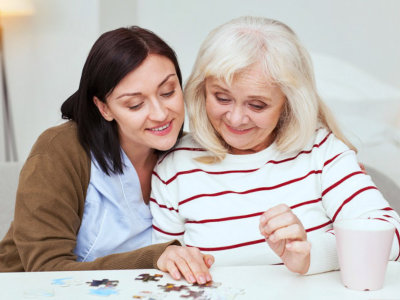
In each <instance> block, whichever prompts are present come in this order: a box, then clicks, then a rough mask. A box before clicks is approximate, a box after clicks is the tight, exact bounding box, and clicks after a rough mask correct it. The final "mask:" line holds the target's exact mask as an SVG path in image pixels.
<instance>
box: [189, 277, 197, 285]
mask: <svg viewBox="0 0 400 300" xmlns="http://www.w3.org/2000/svg"><path fill="white" fill-rule="evenodd" d="M189 280H190V282H191V283H195V282H196V279H195V278H194V276H193V275H189Z"/></svg>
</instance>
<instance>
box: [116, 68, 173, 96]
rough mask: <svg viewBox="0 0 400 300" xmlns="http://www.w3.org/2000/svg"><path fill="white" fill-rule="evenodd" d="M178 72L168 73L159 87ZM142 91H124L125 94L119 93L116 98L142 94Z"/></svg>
mask: <svg viewBox="0 0 400 300" xmlns="http://www.w3.org/2000/svg"><path fill="white" fill-rule="evenodd" d="M175 75H176V74H175V73H171V74H169V75H167V76H166V77H165V78H164V80H163V81H161V82H160V83H159V84H158V86H157V88H159V87H161V86H162V85H163V84H164V83H166V82H167V81H168V79H169V78H170V77H172V76H175ZM141 94H142V93H141V92H136V93H123V94H121V95H119V96H118V97H117V98H115V99H120V98H122V97H125V96H131V97H132V96H140V95H141Z"/></svg>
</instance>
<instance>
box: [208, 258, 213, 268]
mask: <svg viewBox="0 0 400 300" xmlns="http://www.w3.org/2000/svg"><path fill="white" fill-rule="evenodd" d="M207 264H208V265H209V266H211V265H212V264H213V261H212V259H211V258H209V259H207Z"/></svg>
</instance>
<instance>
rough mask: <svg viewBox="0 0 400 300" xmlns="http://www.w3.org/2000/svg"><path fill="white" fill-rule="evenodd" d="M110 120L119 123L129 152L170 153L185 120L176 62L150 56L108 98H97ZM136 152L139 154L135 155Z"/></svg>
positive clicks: (123, 147) (119, 129)
mask: <svg viewBox="0 0 400 300" xmlns="http://www.w3.org/2000/svg"><path fill="white" fill-rule="evenodd" d="M94 102H95V104H96V105H97V107H98V108H99V111H100V113H101V114H102V116H103V117H104V118H105V119H106V120H107V121H112V120H115V121H116V122H117V124H118V133H119V137H120V142H121V147H122V149H124V150H125V151H126V152H127V151H129V150H128V149H132V151H136V152H139V151H142V150H144V151H147V150H150V149H157V150H162V151H165V150H168V149H170V148H171V147H172V146H174V144H175V143H176V140H177V137H178V134H179V131H180V129H181V127H182V124H183V120H184V105H183V95H182V89H181V86H180V84H179V80H178V77H177V74H176V70H175V67H174V65H173V63H172V62H171V61H170V60H169V59H168V58H166V57H164V56H161V55H155V54H150V55H149V56H148V57H147V58H146V59H145V60H144V61H143V63H142V64H141V65H140V66H139V67H138V68H136V69H135V70H133V71H131V72H130V73H128V74H127V75H126V76H125V77H124V78H123V79H122V80H121V81H120V82H119V83H118V85H117V86H116V87H115V88H114V90H113V91H112V93H111V94H110V95H108V97H107V103H103V102H101V101H100V100H99V99H97V98H96V97H95V99H94ZM133 153H135V152H133Z"/></svg>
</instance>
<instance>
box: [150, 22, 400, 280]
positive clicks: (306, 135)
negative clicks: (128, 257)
mask: <svg viewBox="0 0 400 300" xmlns="http://www.w3.org/2000/svg"><path fill="white" fill-rule="evenodd" d="M185 101H186V105H187V108H188V112H189V118H190V126H191V131H192V135H187V136H185V137H184V138H183V140H182V141H181V142H180V143H179V145H178V146H177V147H176V148H175V149H174V150H173V151H170V152H169V153H168V154H167V155H165V156H164V157H163V158H162V159H161V160H160V161H159V162H158V164H157V166H156V168H155V171H154V173H153V180H152V196H151V198H150V201H151V210H152V213H153V217H154V219H153V228H154V229H155V230H154V231H153V232H154V233H153V242H163V241H168V240H171V239H175V238H176V239H179V240H180V241H181V242H182V243H183V244H185V245H187V246H194V247H197V248H199V249H200V250H201V251H203V252H204V253H209V254H213V255H214V256H215V259H216V264H217V265H246V264H247V265H251V264H279V263H283V264H285V265H286V266H287V268H288V269H289V270H291V271H293V272H297V273H301V274H305V273H308V274H311V273H317V272H324V271H328V270H333V269H337V268H338V262H337V255H336V240H335V235H334V232H333V230H332V224H333V222H335V221H336V220H339V219H343V218H379V219H383V220H386V221H389V222H391V223H393V224H394V226H395V227H396V235H395V238H394V239H395V240H394V242H393V246H392V251H391V256H390V258H391V259H392V260H398V259H399V243H400V240H399V234H398V232H399V229H400V222H399V220H400V218H399V216H398V215H397V213H396V212H395V211H393V210H392V209H391V208H390V206H389V204H388V202H387V201H386V200H385V199H384V198H383V196H382V194H381V193H380V192H379V190H377V188H376V187H375V185H374V183H373V182H372V181H371V178H370V177H369V176H368V175H366V174H364V173H363V172H362V170H361V169H360V166H359V165H358V163H357V158H356V153H355V148H354V147H353V146H352V145H351V144H350V143H349V142H348V141H347V140H346V139H345V137H344V136H343V134H342V133H341V132H340V130H339V129H338V126H337V125H336V123H335V120H334V118H333V117H332V115H331V114H330V112H329V111H328V109H327V107H326V106H325V104H324V103H323V102H322V101H321V99H320V97H319V95H318V93H317V90H316V85H315V81H314V74H313V69H312V65H311V61H310V58H309V55H308V53H307V51H306V50H305V49H304V47H303V46H302V45H301V44H300V42H299V40H298V38H297V37H296V35H295V33H294V32H293V31H292V30H291V29H290V28H289V27H288V26H286V25H285V24H282V23H281V22H278V21H275V20H270V19H265V18H256V17H242V18H238V19H235V20H232V21H230V22H228V23H226V24H224V25H222V26H220V27H218V28H216V29H215V30H214V31H212V32H211V33H210V34H209V35H208V37H207V38H206V40H205V41H204V43H203V44H202V46H201V48H200V51H199V54H198V57H197V60H196V63H195V65H194V68H193V72H192V74H191V76H190V78H189V80H188V82H187V85H186V88H185Z"/></svg>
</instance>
